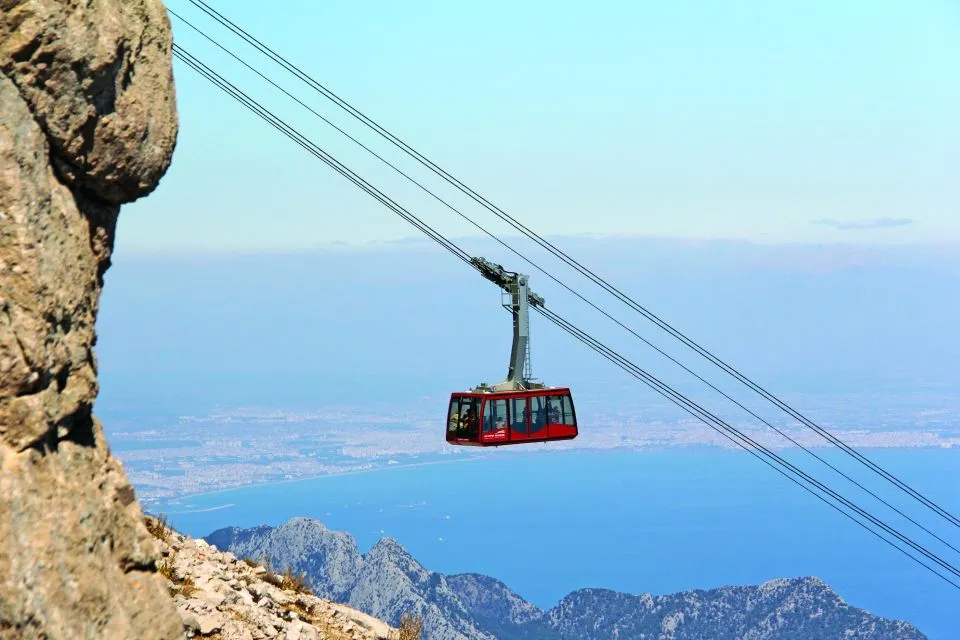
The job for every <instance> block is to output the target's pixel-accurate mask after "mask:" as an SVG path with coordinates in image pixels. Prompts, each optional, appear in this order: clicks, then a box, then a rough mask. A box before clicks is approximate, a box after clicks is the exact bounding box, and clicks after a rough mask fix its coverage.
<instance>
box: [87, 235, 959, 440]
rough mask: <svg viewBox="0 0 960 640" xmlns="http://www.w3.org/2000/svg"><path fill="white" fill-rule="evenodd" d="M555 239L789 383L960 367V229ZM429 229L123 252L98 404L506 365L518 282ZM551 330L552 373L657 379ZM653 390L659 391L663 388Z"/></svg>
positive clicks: (930, 373)
mask: <svg viewBox="0 0 960 640" xmlns="http://www.w3.org/2000/svg"><path fill="white" fill-rule="evenodd" d="M555 240H556V242H557V244H558V245H559V246H561V247H562V248H564V249H566V250H568V251H569V252H570V254H571V255H573V256H574V257H576V258H578V259H580V260H582V262H583V263H584V264H586V265H587V266H589V267H591V268H593V269H595V270H596V272H597V273H599V274H600V275H603V276H604V277H607V278H608V279H609V280H610V281H611V282H612V283H613V284H615V285H616V286H618V288H621V289H622V290H623V291H625V292H627V293H628V294H630V295H631V296H633V297H634V298H635V299H636V300H637V301H639V302H640V303H642V304H643V305H645V306H646V307H647V308H649V309H650V310H651V311H653V312H654V313H656V314H657V315H659V316H660V317H662V318H663V319H665V320H667V321H668V322H670V323H671V324H672V325H674V326H675V327H677V328H678V329H680V330H681V331H683V332H684V333H686V334H687V335H689V336H690V337H692V338H694V339H696V340H697V341H698V342H699V343H700V344H702V345H703V346H705V347H707V348H709V349H711V350H712V351H713V352H714V353H716V354H717V355H719V356H720V357H722V358H724V359H725V360H727V361H728V362H730V363H731V364H733V365H734V366H737V367H738V368H740V369H741V370H742V371H744V372H745V373H746V374H747V375H750V376H751V377H755V379H757V381H758V382H760V383H763V384H769V385H771V388H772V390H773V391H775V392H783V393H792V392H801V391H806V390H810V389H813V390H826V391H828V392H829V393H832V394H845V393H850V392H859V391H863V390H869V391H877V390H881V391H883V392H885V393H886V392H889V391H894V392H897V393H903V392H905V391H914V390H917V389H919V388H921V387H922V386H924V385H930V384H938V383H942V382H943V381H947V382H950V383H951V384H952V385H953V387H954V388H956V387H957V386H960V378H958V377H957V375H956V367H955V366H954V364H955V362H956V361H957V360H958V359H960V334H958V333H957V332H956V330H955V327H956V326H957V325H958V324H960V299H958V297H957V296H952V295H946V294H945V292H949V291H954V290H956V287H957V282H958V280H960V249H958V248H956V247H953V248H951V247H940V248H937V247H882V246H872V247H871V246H865V245H759V244H751V243H747V242H721V241H711V242H695V241H682V240H658V239H652V238H620V239H617V238H601V239H590V238H559V239H555ZM423 242H424V241H415V242H411V243H409V244H403V243H393V244H385V245H375V246H371V247H365V248H364V247H361V248H357V247H344V248H339V249H338V248H334V247H326V248H322V249H318V250H317V251H313V252H298V253H251V254H211V255H165V256H159V255H158V256H131V255H124V254H122V253H121V254H120V255H118V256H117V257H116V259H115V263H116V264H115V265H114V267H113V268H111V269H110V271H109V272H108V273H107V276H106V278H107V280H108V284H109V286H108V287H107V288H106V289H105V292H104V294H103V300H102V302H101V313H100V317H99V319H98V333H99V341H98V345H97V357H98V362H99V366H100V373H101V376H102V377H103V379H104V382H103V385H102V386H103V392H102V393H101V395H100V397H99V398H98V401H97V402H98V411H99V412H101V413H103V412H104V411H107V412H112V411H113V410H114V409H117V410H124V409H129V410H131V411H133V410H135V411H137V412H138V413H149V412H151V411H153V412H156V413H163V412H166V411H173V412H175V415H183V414H202V413H204V412H207V411H209V410H211V408H213V407H214V406H217V405H220V406H226V407H236V406H254V405H263V406H270V407H282V408H285V409H297V408H315V407H316V406H318V405H319V404H323V403H329V402H337V403H353V402H356V401H360V402H395V401H398V400H405V399H407V398H409V397H410V396H416V397H419V396H424V395H439V396H442V395H444V394H445V393H446V394H448V393H449V392H450V391H451V390H453V389H462V388H468V387H470V386H472V385H474V384H476V383H477V382H480V381H482V380H486V381H493V380H495V379H499V378H500V377H502V376H503V375H504V374H505V373H506V367H507V360H508V358H509V355H510V339H511V323H510V316H509V314H507V313H506V312H505V311H504V310H503V309H501V308H500V292H499V290H498V289H497V288H496V287H495V286H494V285H493V284H491V283H489V282H487V281H486V280H484V279H483V278H481V277H480V276H479V275H478V274H477V273H476V272H473V271H472V270H470V269H469V268H467V267H465V266H463V265H462V264H461V263H459V262H457V261H452V258H451V257H450V256H449V255H447V254H446V253H444V252H441V250H439V249H437V248H434V247H431V246H429V245H424V244H423ZM510 242H511V243H514V244H516V246H518V247H519V248H520V249H521V250H522V251H523V252H525V253H527V252H529V255H530V256H531V257H532V258H533V259H534V260H535V261H536V262H537V263H538V264H540V265H542V266H544V267H545V268H546V269H547V270H548V271H550V272H551V273H553V274H556V275H557V276H558V277H560V278H561V279H562V280H563V281H564V282H567V283H569V284H570V285H571V286H573V288H575V289H576V290H578V291H582V292H583V293H584V294H586V295H587V296H588V297H589V298H590V299H591V300H594V301H595V302H596V303H598V304H599V305H600V306H602V307H604V308H606V309H608V310H609V311H611V312H612V313H613V314H614V315H615V316H616V317H618V318H620V319H622V320H624V321H626V322H627V323H629V325H630V326H632V327H634V328H635V329H636V330H637V331H639V332H640V333H641V334H642V335H644V336H647V337H649V338H650V339H651V340H653V341H654V342H655V343H657V344H660V345H662V346H663V347H664V348H665V349H666V350H667V351H668V352H670V353H673V354H674V355H676V356H678V357H680V358H681V359H684V360H687V361H688V362H691V363H694V362H696V361H695V360H693V359H688V356H689V353H688V352H687V351H685V350H683V349H680V348H677V345H676V343H675V342H673V341H671V340H670V339H667V338H666V337H665V335H664V334H663V333H662V332H659V331H657V330H655V329H653V328H652V325H650V324H649V323H648V322H646V321H645V320H644V319H643V318H642V317H641V316H639V315H638V314H636V313H633V312H630V311H629V310H627V309H626V308H625V307H623V306H622V305H619V303H616V302H615V301H614V300H612V299H611V298H610V297H609V296H607V295H606V294H603V293H602V292H601V291H599V290H598V289H597V288H596V287H594V286H593V285H590V284H589V283H586V282H584V281H583V279H582V278H580V277H579V276H575V275H574V274H573V273H572V272H571V271H570V270H569V268H567V267H564V266H561V265H558V264H557V261H556V260H555V259H553V258H551V257H549V256H543V255H542V251H541V252H540V253H536V252H533V251H532V250H530V247H529V242H527V243H522V242H520V241H515V240H513V239H511V240H510ZM464 246H465V247H466V248H467V249H468V250H469V251H470V252H471V253H473V254H475V255H482V256H485V257H488V258H490V259H491V260H494V261H497V262H500V263H501V264H503V265H504V266H505V267H506V268H508V269H513V270H518V271H521V272H527V273H530V275H531V286H532V288H533V290H534V291H536V292H537V293H539V294H540V295H542V296H544V298H545V299H546V302H547V306H548V307H549V308H551V309H553V310H554V311H556V312H557V313H559V314H561V315H562V316H564V317H566V318H568V319H570V320H571V321H573V322H575V323H577V324H578V325H579V326H581V327H583V328H584V329H586V330H587V331H589V332H590V333H591V334H592V335H595V336H596V337H597V338H599V339H601V340H603V341H604V342H606V343H607V344H610V345H611V346H612V347H614V348H617V349H618V350H622V352H623V353H625V354H627V355H630V356H631V357H633V358H635V359H636V361H637V363H638V364H640V365H641V366H647V367H649V370H650V371H651V373H653V374H654V375H660V376H664V377H665V378H664V379H665V381H666V382H673V383H677V382H678V381H679V383H681V384H682V383H683V382H684V381H686V380H688V379H689V376H687V375H685V374H682V373H680V372H678V370H677V368H676V367H672V366H670V365H669V363H665V362H664V361H663V359H662V358H660V357H659V356H656V354H654V353H653V352H652V351H651V350H650V349H648V348H646V347H644V346H643V345H641V344H639V343H638V342H637V341H636V340H635V339H634V338H632V337H631V336H629V335H628V334H627V333H626V332H625V331H623V330H622V329H620V328H618V327H616V326H615V325H613V324H612V323H610V322H609V321H607V320H605V319H604V318H602V317H600V316H599V315H598V314H597V313H595V312H594V311H592V310H591V309H589V308H587V307H586V306H585V305H584V304H583V303H582V302H580V301H579V300H577V299H575V298H574V297H573V296H572V295H571V294H570V293H569V292H567V291H565V290H563V289H562V288H561V287H560V286H558V285H557V284H556V283H555V282H553V281H551V280H550V279H549V278H547V277H546V276H544V275H542V274H540V273H539V272H537V271H536V269H534V268H533V267H531V266H530V265H529V264H526V263H524V262H522V261H521V260H520V259H519V258H517V257H515V256H511V255H510V254H508V253H506V252H505V251H504V250H503V249H502V248H498V247H497V246H496V245H493V243H492V242H485V241H479V240H470V241H467V242H464ZM532 349H533V351H532V356H533V365H534V373H535V374H536V375H537V376H539V377H541V378H542V379H543V380H544V381H545V382H547V383H548V384H563V385H567V386H571V387H574V386H575V387H576V388H577V389H578V390H581V391H582V390H585V389H587V388H591V387H593V388H596V387H599V388H600V389H601V390H603V389H606V388H607V385H609V384H610V383H611V382H612V383H624V384H627V383H629V384H630V389H637V388H639V387H638V386H637V385H636V384H635V383H634V382H633V381H632V379H630V378H628V377H627V376H626V375H625V374H623V373H622V372H620V371H619V370H617V369H616V368H614V367H612V366H611V365H610V364H609V363H608V362H606V361H604V360H602V359H601V358H599V357H597V356H596V354H594V353H593V352H591V351H589V350H588V349H586V348H584V347H583V346H582V345H580V344H579V343H577V342H575V341H574V340H572V339H571V338H570V337H569V336H567V335H566V334H563V333H561V332H559V331H558V330H557V329H556V328H555V327H553V326H552V325H550V324H549V323H547V322H545V321H544V320H543V319H542V318H539V317H536V316H535V317H534V318H532ZM697 367H698V368H699V365H697ZM703 370H704V371H706V370H707V369H706V368H705V369H703ZM711 371H712V370H711ZM675 374H676V375H675ZM881 386H882V389H881V388H880V387H881ZM698 390H699V388H698ZM641 393H644V394H646V395H644V396H642V398H643V400H644V401H646V400H647V399H649V398H655V396H654V394H652V393H651V394H647V392H645V391H643V392H641ZM106 423H107V424H108V425H109V424H110V420H106Z"/></svg>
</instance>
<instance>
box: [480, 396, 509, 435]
mask: <svg viewBox="0 0 960 640" xmlns="http://www.w3.org/2000/svg"><path fill="white" fill-rule="evenodd" d="M507 433H508V431H507V401H506V399H504V398H487V399H486V400H484V402H483V419H482V430H481V432H480V442H483V443H497V442H506V441H507Z"/></svg>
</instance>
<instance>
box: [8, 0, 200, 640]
mask: <svg viewBox="0 0 960 640" xmlns="http://www.w3.org/2000/svg"><path fill="white" fill-rule="evenodd" d="M0 12H2V15H0V637H11V638H32V637H46V638H70V639H73V638H174V637H182V635H183V628H182V625H181V623H180V618H179V616H178V615H177V613H176V611H175V609H174V607H173V604H172V602H171V599H170V596H169V595H168V593H167V591H166V588H165V586H164V584H163V581H162V579H161V578H160V577H159V576H157V574H156V570H155V561H156V548H155V545H154V544H153V541H152V538H150V536H149V535H148V533H147V531H146V529H145V527H144V525H143V522H142V517H141V513H140V508H139V506H138V505H137V502H136V500H135V496H134V492H133V489H132V488H131V486H130V484H129V483H128V482H127V478H126V476H125V474H124V472H123V469H122V468H121V466H120V465H119V464H118V463H117V462H116V461H115V460H114V459H113V458H112V457H111V455H110V452H109V449H108V447H107V443H106V441H105V439H104V435H103V430H102V428H101V426H100V424H99V423H98V422H97V420H96V418H95V417H94V416H93V415H92V411H91V408H92V405H93V401H94V397H95V396H96V393H97V378H96V359H95V357H94V352H93V345H94V342H95V335H94V321H95V319H96V314H97V305H98V302H99V297H100V291H101V287H102V285H103V275H104V271H105V270H106V269H107V267H108V266H109V264H110V254H111V250H112V248H113V242H114V229H115V224H116V221H117V215H118V214H119V210H120V205H121V204H123V203H125V202H130V201H132V200H134V199H136V198H138V197H141V196H143V195H145V194H147V193H149V192H150V191H151V190H152V189H154V187H155V186H156V185H157V182H158V181H159V179H160V177H161V176H162V175H163V173H164V172H165V171H166V169H167V166H168V164H169V162H170V158H171V155H172V153H173V148H174V143H175V139H176V135H177V114H176V108H175V100H174V89H173V79H172V72H171V58H170V47H171V33H170V25H169V22H168V19H167V16H166V12H165V10H164V7H163V4H162V3H161V2H160V0H85V1H83V2H80V1H79V0H0Z"/></svg>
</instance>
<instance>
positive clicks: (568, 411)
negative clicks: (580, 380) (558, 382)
mask: <svg viewBox="0 0 960 640" xmlns="http://www.w3.org/2000/svg"><path fill="white" fill-rule="evenodd" d="M562 398H563V424H569V425H571V426H574V427H575V426H577V417H576V416H575V415H574V414H573V401H572V400H571V399H570V394H569V393H568V394H566V395H564V396H562Z"/></svg>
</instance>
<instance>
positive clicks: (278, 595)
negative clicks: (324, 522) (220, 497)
mask: <svg viewBox="0 0 960 640" xmlns="http://www.w3.org/2000/svg"><path fill="white" fill-rule="evenodd" d="M151 523H152V524H153V526H152V527H151V531H153V532H154V533H155V534H158V535H160V553H161V554H162V555H163V558H164V559H163V561H162V562H161V565H160V566H161V568H162V569H163V570H164V573H166V574H167V576H168V579H169V581H170V583H169V588H170V589H171V591H173V593H174V602H175V604H176V606H177V610H178V611H179V613H180V616H181V618H182V619H183V624H184V627H185V629H186V631H187V635H188V637H194V636H200V637H203V636H214V637H217V638H219V639H220V640H260V639H263V638H280V639H287V640H290V639H292V638H297V639H299V640H321V639H322V640H390V639H393V638H397V637H399V635H398V631H397V630H396V629H393V628H391V627H390V626H388V625H386V624H384V623H383V622H381V621H380V620H377V619H375V618H373V617H371V616H369V615H367V614H365V613H362V612H360V611H357V610H355V609H351V608H350V607H346V606H344V605H342V604H337V603H334V602H330V601H329V600H326V599H323V598H318V597H317V596H315V595H313V594H311V593H306V592H304V590H303V589H302V588H297V586H296V584H295V582H294V581H293V580H290V579H288V580H287V581H286V584H285V581H284V580H283V579H282V577H281V576H278V575H277V574H276V573H272V572H271V571H269V570H267V569H266V568H265V567H263V566H256V565H255V564H254V563H246V562H242V561H240V560H237V558H236V556H234V555H233V554H232V553H229V552H227V553H223V552H220V551H218V550H217V548H216V547H215V546H211V545H209V544H207V543H206V542H205V541H203V540H194V539H193V538H190V537H188V536H184V535H181V534H179V533H176V532H173V531H170V530H169V529H163V528H158V527H157V526H156V521H155V520H151ZM161 532H162V533H161Z"/></svg>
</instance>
